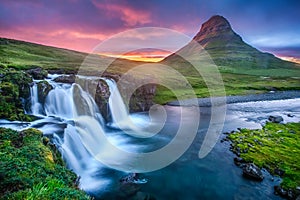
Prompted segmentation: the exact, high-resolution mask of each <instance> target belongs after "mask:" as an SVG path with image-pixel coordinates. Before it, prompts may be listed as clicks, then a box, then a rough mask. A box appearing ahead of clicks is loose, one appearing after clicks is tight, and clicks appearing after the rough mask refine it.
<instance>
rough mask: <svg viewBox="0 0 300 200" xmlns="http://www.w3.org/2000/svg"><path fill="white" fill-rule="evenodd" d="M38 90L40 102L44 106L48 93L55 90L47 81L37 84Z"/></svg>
mask: <svg viewBox="0 0 300 200" xmlns="http://www.w3.org/2000/svg"><path fill="white" fill-rule="evenodd" d="M37 88H38V99H39V102H40V103H42V104H44V102H45V100H46V97H47V95H48V93H49V92H50V90H52V89H53V87H52V85H50V84H49V83H48V82H47V81H40V82H38V83H37Z"/></svg>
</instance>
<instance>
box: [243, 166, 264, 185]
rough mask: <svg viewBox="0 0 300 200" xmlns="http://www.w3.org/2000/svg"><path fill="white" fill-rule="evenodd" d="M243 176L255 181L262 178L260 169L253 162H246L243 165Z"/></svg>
mask: <svg viewBox="0 0 300 200" xmlns="http://www.w3.org/2000/svg"><path fill="white" fill-rule="evenodd" d="M243 176H244V177H246V178H250V179H253V180H257V181H262V180H263V179H264V176H263V174H262V172H261V170H260V169H259V168H258V167H257V166H256V165H255V164H253V163H248V164H246V165H245V166H244V167H243Z"/></svg>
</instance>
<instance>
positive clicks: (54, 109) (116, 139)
mask: <svg viewBox="0 0 300 200" xmlns="http://www.w3.org/2000/svg"><path fill="white" fill-rule="evenodd" d="M80 79H84V81H80V82H81V83H82V86H81V85H79V84H78V83H73V84H64V83H57V82H54V81H52V80H51V79H47V82H48V83H49V84H51V86H52V87H53V89H52V90H51V91H50V92H49V93H48V95H47V96H46V99H45V102H44V103H42V102H40V101H39V99H38V87H37V83H35V84H34V85H33V86H32V87H31V110H30V111H29V113H32V114H33V115H37V116H40V117H42V118H43V119H41V120H39V121H40V122H41V123H38V122H35V123H34V124H45V123H44V121H47V128H44V127H39V126H37V125H35V126H36V127H37V128H39V129H41V130H47V129H48V130H49V127H50V124H51V121H52V120H51V118H54V119H56V121H55V124H57V120H60V121H61V124H65V126H62V129H59V128H58V129H57V128H56V129H54V128H52V127H51V128H52V129H51V130H53V131H54V132H53V133H52V134H53V142H54V143H55V144H56V145H57V146H58V148H59V150H60V152H61V153H62V156H63V159H64V160H65V161H66V163H67V166H68V168H70V169H72V170H73V171H74V172H75V173H76V174H77V175H78V176H80V178H81V180H80V186H81V187H82V188H83V189H84V190H86V191H91V190H96V189H97V188H98V187H99V186H107V185H108V184H109V183H110V181H109V180H107V179H97V178H95V177H94V175H93V174H99V173H101V170H102V169H104V168H106V167H105V166H104V165H103V164H101V163H100V162H99V161H96V160H95V159H94V156H95V154H97V153H99V152H101V151H103V152H106V153H105V154H107V155H108V157H107V159H109V157H113V158H114V159H113V160H120V164H122V163H121V160H123V161H124V159H125V158H121V157H120V156H119V155H112V154H109V149H105V148H108V147H107V146H106V145H105V144H104V142H103V141H101V137H100V135H102V136H104V135H105V134H107V133H106V132H107V131H106V129H107V126H108V125H111V124H112V123H116V124H119V123H118V122H119V121H124V122H126V121H127V122H128V119H129V118H130V116H129V113H128V111H127V108H126V106H125V104H124V102H123V100H122V97H121V95H120V93H119V91H118V89H117V86H116V82H115V81H112V80H109V79H102V80H105V81H106V83H107V84H108V86H109V89H110V92H111V94H114V95H112V96H111V97H110V98H109V110H110V115H111V116H112V122H105V121H104V119H103V117H102V114H101V113H100V111H99V109H98V106H97V104H96V102H95V100H94V98H93V97H92V95H91V94H90V93H89V89H90V88H92V87H95V80H91V79H90V77H88V78H86V79H85V77H80ZM92 84H93V85H92ZM83 88H84V89H83ZM115 105H118V106H115ZM46 119H50V120H46ZM41 126H42V125H41ZM114 128H115V127H114ZM118 128H124V127H118ZM48 132H49V131H47V135H48V134H50V133H48ZM50 132H51V131H50ZM107 138H109V141H110V142H111V143H113V144H115V145H117V146H119V147H124V148H126V144H125V143H126V142H124V141H125V140H126V138H125V137H120V136H116V135H109V134H108V135H107ZM127 147H128V146H127ZM128 149H130V147H128ZM91 153H92V154H93V155H91ZM118 156H119V157H118Z"/></svg>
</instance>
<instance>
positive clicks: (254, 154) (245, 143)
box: [228, 123, 300, 189]
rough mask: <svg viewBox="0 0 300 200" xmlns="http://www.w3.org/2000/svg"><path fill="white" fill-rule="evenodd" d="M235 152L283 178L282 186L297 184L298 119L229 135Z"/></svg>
mask: <svg viewBox="0 0 300 200" xmlns="http://www.w3.org/2000/svg"><path fill="white" fill-rule="evenodd" d="M228 138H229V139H230V140H231V141H232V147H233V151H234V152H239V153H240V157H241V158H243V159H244V160H245V161H246V162H254V163H255V164H256V165H257V166H259V167H264V168H266V169H268V170H269V172H270V173H271V174H279V175H281V177H282V178H283V181H282V183H281V186H282V187H283V188H285V189H296V187H297V186H300V159H299V158H300V142H299V141H300V123H288V124H275V123H267V124H266V125H265V126H264V127H263V129H261V130H249V129H241V130H240V131H238V132H235V133H232V134H230V135H228Z"/></svg>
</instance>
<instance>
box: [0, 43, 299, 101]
mask: <svg viewBox="0 0 300 200" xmlns="http://www.w3.org/2000/svg"><path fill="white" fill-rule="evenodd" d="M212 47H213V46H211V48H212ZM251 48H252V47H250V46H249V47H247V48H245V49H244V50H243V51H241V53H240V54H239V55H232V54H228V55H226V56H227V57H226V59H224V52H222V51H221V50H215V49H214V50H208V51H207V52H208V53H210V56H211V58H212V59H213V61H214V62H215V63H216V64H217V65H218V71H219V72H220V73H221V75H222V79H223V82H224V85H225V89H226V95H240V94H253V93H262V92H267V91H270V90H299V89H300V67H299V65H296V64H292V63H290V62H286V61H282V60H280V59H277V58H275V57H274V56H272V55H270V54H260V52H259V51H257V50H253V48H252V49H251ZM212 49H213V48H212ZM253 52H254V53H253ZM248 53H249V54H251V53H252V54H255V55H256V54H257V57H255V59H252V58H253V56H252V57H251V58H249V55H248ZM87 56H89V57H88V59H87V60H88V61H85V62H84V60H85V58H87ZM251 59H252V60H251ZM82 63H84V64H82ZM144 64H146V63H144V62H134V61H129V60H124V59H117V60H113V59H112V58H108V57H103V56H99V55H88V54H86V53H82V52H76V51H72V50H67V49H60V48H55V47H49V46H44V45H39V44H33V43H28V42H23V41H17V40H10V39H4V38H0V67H1V68H14V69H17V70H26V69H30V68H35V67H37V66H39V67H42V68H44V69H47V70H60V72H61V73H76V72H78V70H81V71H82V70H86V71H89V72H90V74H93V75H96V74H100V73H101V72H103V70H104V67H105V66H108V65H109V68H108V70H107V71H108V72H111V73H116V74H122V73H125V72H127V71H128V70H130V69H132V68H134V67H136V66H140V65H144ZM161 64H166V65H168V66H171V67H172V68H173V69H175V71H177V72H179V73H180V74H182V75H183V76H184V77H185V78H186V79H187V80H188V81H189V83H190V84H191V86H192V87H193V89H194V92H195V94H196V96H197V97H208V96H210V95H211V94H210V93H209V91H208V89H207V86H206V84H205V82H204V81H203V79H202V78H201V76H200V75H199V73H197V71H196V70H195V69H194V68H193V67H192V66H191V65H190V64H189V63H187V62H186V61H184V60H182V59H178V58H177V57H175V58H174V59H172V60H171V61H170V60H167V61H166V60H165V61H162V62H161ZM152 65H153V63H152ZM206 70H209V68H207V67H206ZM50 72H51V71H50ZM79 73H81V72H79ZM151 73H152V74H153V73H156V74H157V77H158V78H159V79H169V81H171V82H172V83H174V84H175V85H176V89H175V90H176V91H173V92H172V91H170V90H168V89H167V88H166V87H162V86H159V87H158V90H157V94H156V97H155V101H156V102H157V103H160V104H163V103H166V102H168V101H171V100H175V99H176V98H179V99H186V98H190V97H191V94H190V93H189V92H187V91H186V89H185V88H186V87H184V86H181V85H180V84H178V83H179V80H177V79H178V77H176V76H174V75H170V74H169V73H168V71H167V72H164V73H161V72H159V70H158V71H157V72H155V69H153V68H151V63H150V64H149V68H147V69H146V70H145V71H142V72H136V73H135V74H134V76H135V77H136V78H141V79H142V78H144V77H145V76H146V75H147V74H151ZM177 84H178V85H177ZM173 90H174V89H173ZM174 92H175V93H176V94H177V97H176V96H175V94H174ZM213 95H214V96H218V95H224V93H223V92H222V91H221V90H220V92H218V91H214V92H213Z"/></svg>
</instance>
